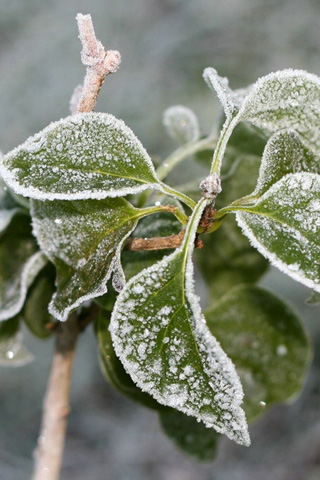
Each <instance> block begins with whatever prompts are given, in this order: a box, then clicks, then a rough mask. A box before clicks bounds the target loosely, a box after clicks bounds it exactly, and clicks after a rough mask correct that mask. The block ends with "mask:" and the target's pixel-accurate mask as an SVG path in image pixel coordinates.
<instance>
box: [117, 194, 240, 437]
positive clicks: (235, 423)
mask: <svg viewBox="0 0 320 480" xmlns="http://www.w3.org/2000/svg"><path fill="white" fill-rule="evenodd" d="M205 205H206V201H205V200H204V199H202V200H201V201H200V202H199V204H198V205H197V207H196V208H195V210H194V212H193V215H192V217H191V219H190V221H189V225H188V228H187V231H186V234H185V239H184V243H183V245H182V246H181V247H180V248H179V249H177V250H176V251H175V252H174V253H173V254H171V255H169V256H167V257H165V258H164V259H162V260H161V261H160V262H157V263H156V264H155V265H153V266H151V267H149V268H147V269H146V270H143V271H142V272H141V273H139V274H138V275H137V276H135V277H133V278H132V279H131V280H130V281H129V282H128V283H127V284H126V286H125V287H124V289H123V290H122V292H121V293H120V294H119V297H118V299H117V302H116V305H115V308H114V310H113V313H112V317H111V323H110V330H111V335H112V340H113V342H114V346H115V351H116V354H117V355H118V356H119V358H120V360H121V361H122V363H123V365H124V367H125V369H126V371H127V372H128V373H129V374H130V375H131V377H132V379H133V381H134V382H135V383H137V385H138V386H139V387H140V388H141V389H142V390H144V391H146V392H148V393H150V394H151V395H152V396H153V397H154V398H155V399H156V400H157V401H158V402H159V403H161V404H164V405H167V406H171V407H173V408H176V409H177V410H180V411H182V412H184V413H186V414H188V415H191V416H194V417H195V418H197V419H198V420H201V421H203V422H204V423H205V425H206V426H207V427H213V428H215V429H216V430H217V431H218V432H221V433H225V434H226V435H227V436H229V437H230V438H232V439H234V440H235V441H237V442H239V443H242V444H245V445H248V444H249V443H250V440H249V435H248V431H247V425H246V421H245V417H244V413H243V410H242V409H241V407H240V405H241V402H242V388H241V384H240V381H239V378H238V376H237V374H236V372H235V369H234V366H233V364H232V363H231V362H230V360H229V359H228V357H227V356H226V355H225V353H224V351H223V350H222V349H221V347H220V345H219V343H218V342H217V341H216V339H215V338H214V337H213V336H212V335H211V334H210V333H209V330H208V328H207V326H206V324H205V320H204V317H203V314H202V312H201V309H200V305H199V302H198V298H197V297H196V296H195V294H194V291H193V265H192V260H191V254H192V251H193V244H194V240H195V233H196V229H197V226H198V223H199V220H200V218H201V215H202V212H203V209H204V207H205Z"/></svg>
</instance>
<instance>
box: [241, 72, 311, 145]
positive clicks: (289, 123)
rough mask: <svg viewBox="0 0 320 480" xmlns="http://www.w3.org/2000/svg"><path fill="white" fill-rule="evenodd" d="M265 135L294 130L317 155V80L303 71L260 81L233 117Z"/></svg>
mask: <svg viewBox="0 0 320 480" xmlns="http://www.w3.org/2000/svg"><path fill="white" fill-rule="evenodd" d="M237 118H238V121H241V120H247V121H250V122H252V123H253V124H254V125H256V126H257V127H259V128H262V129H264V130H266V131H268V132H276V131H278V130H282V129H291V128H292V129H294V130H295V131H296V132H297V133H298V135H299V136H300V138H301V140H302V141H303V143H304V144H305V145H306V146H307V147H308V148H310V149H311V150H312V151H313V152H314V153H319V151H320V79H319V77H317V76H316V75H312V74H310V73H307V72H305V71H303V70H292V69H287V70H282V71H279V72H276V73H270V74H269V75H267V76H265V77H262V78H260V79H259V80H258V81H257V82H256V83H255V84H254V86H253V88H252V90H251V92H250V93H249V95H248V96H247V97H246V98H245V100H244V102H243V104H242V107H241V109H240V111H239V113H238V115H237Z"/></svg>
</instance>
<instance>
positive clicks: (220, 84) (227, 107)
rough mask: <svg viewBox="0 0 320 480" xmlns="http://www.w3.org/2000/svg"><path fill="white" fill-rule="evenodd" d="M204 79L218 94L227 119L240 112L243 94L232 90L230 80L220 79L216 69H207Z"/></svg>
mask: <svg viewBox="0 0 320 480" xmlns="http://www.w3.org/2000/svg"><path fill="white" fill-rule="evenodd" d="M203 78H204V80H205V82H206V83H207V85H208V87H209V88H211V90H213V91H214V92H215V93H216V94H217V96H218V98H219V100H220V102H221V104H222V106H223V109H224V113H225V115H226V117H227V118H231V117H232V116H233V115H234V114H235V113H237V112H238V110H239V107H240V105H241V102H242V94H237V92H236V91H233V90H231V88H230V87H229V81H228V79H227V78H226V77H220V76H219V75H218V72H217V71H216V70H215V69H214V68H211V67H208V68H206V69H205V70H204V72H203Z"/></svg>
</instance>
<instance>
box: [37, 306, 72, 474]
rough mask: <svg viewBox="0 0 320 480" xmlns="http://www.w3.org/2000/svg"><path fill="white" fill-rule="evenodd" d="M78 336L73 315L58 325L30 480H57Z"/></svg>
mask: <svg viewBox="0 0 320 480" xmlns="http://www.w3.org/2000/svg"><path fill="white" fill-rule="evenodd" d="M79 332H80V329H79V324H78V319H77V316H76V315H73V316H71V317H70V318H69V319H68V321H67V322H65V323H60V324H59V326H58V328H57V330H56V345H55V353H54V357H53V362H52V366H51V373H50V378H49V383H48V387H47V393H46V397H45V400H44V406H43V418H42V425H41V434H40V436H39V439H38V447H37V450H36V452H35V469H34V475H33V480H57V479H58V478H59V472H60V467H61V462H62V452H63V447H64V441H65V433H66V428H67V421H68V415H69V410H70V407H69V392H70V383H71V374H72V366H73V358H74V350H75V346H76V342H77V338H78V334H79Z"/></svg>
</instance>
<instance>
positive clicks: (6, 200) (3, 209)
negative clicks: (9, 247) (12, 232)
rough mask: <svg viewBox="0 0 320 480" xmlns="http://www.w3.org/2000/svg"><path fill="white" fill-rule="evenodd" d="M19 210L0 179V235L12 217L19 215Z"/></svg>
mask: <svg viewBox="0 0 320 480" xmlns="http://www.w3.org/2000/svg"><path fill="white" fill-rule="evenodd" d="M21 210H22V209H21V208H20V206H19V205H17V203H16V202H15V201H14V199H13V197H12V196H11V195H10V193H9V188H8V187H7V186H6V184H5V183H4V182H3V181H2V179H1V177H0V235H1V233H2V232H3V231H4V230H5V229H6V228H7V226H8V225H9V223H10V222H11V220H12V218H13V217H14V215H15V214H16V213H18V212H20V213H21Z"/></svg>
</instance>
